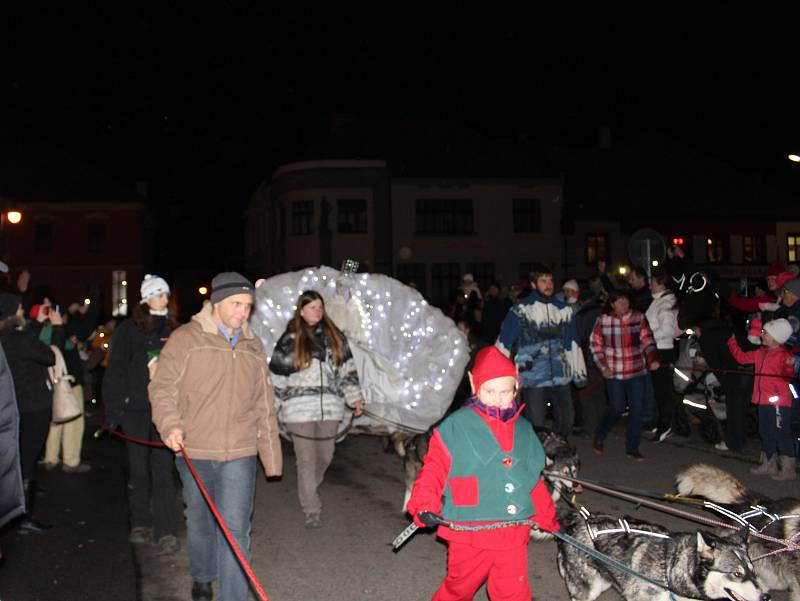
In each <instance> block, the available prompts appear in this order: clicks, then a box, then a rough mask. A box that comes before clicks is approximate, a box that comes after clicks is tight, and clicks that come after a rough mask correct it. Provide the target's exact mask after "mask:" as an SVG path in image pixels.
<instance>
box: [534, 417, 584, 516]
mask: <svg viewBox="0 0 800 601" xmlns="http://www.w3.org/2000/svg"><path fill="white" fill-rule="evenodd" d="M536 434H537V435H538V436H539V441H540V442H541V443H542V447H543V448H544V454H545V457H546V460H545V469H546V470H547V471H548V472H550V475H548V476H546V477H545V479H546V480H547V483H548V484H549V485H550V496H551V497H553V502H554V503H557V502H558V500H559V499H560V498H561V496H562V495H568V494H570V493H571V492H581V491H582V488H581V486H580V485H576V484H574V483H573V482H572V481H571V480H561V479H560V478H558V476H555V475H553V474H561V475H563V476H567V477H569V478H577V477H578V470H579V469H580V467H581V460H580V458H579V457H578V452H577V451H576V450H575V447H574V446H573V445H571V444H569V443H568V442H567V439H566V438H564V437H563V436H559V435H558V434H556V433H555V432H551V431H549V430H537V432H536Z"/></svg>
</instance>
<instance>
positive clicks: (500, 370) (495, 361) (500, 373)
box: [471, 346, 518, 392]
mask: <svg viewBox="0 0 800 601" xmlns="http://www.w3.org/2000/svg"><path fill="white" fill-rule="evenodd" d="M471 373H472V385H473V386H474V387H475V392H478V391H479V390H480V389H481V386H482V385H483V383H484V382H488V381H489V380H494V379H495V378H503V377H506V376H510V377H512V378H514V379H515V380H518V377H517V366H516V365H514V363H513V362H512V361H511V359H509V358H508V357H506V356H505V355H504V354H503V353H501V352H500V350H499V349H498V348H497V347H496V346H487V347H486V348H483V349H481V350H480V351H478V354H477V355H475V365H474V366H473V367H472V372H471Z"/></svg>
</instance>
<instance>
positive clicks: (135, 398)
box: [103, 315, 172, 423]
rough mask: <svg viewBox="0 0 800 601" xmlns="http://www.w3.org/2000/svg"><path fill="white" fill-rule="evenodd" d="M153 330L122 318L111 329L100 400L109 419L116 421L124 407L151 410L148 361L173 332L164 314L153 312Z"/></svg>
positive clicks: (129, 409) (159, 350)
mask: <svg viewBox="0 0 800 601" xmlns="http://www.w3.org/2000/svg"><path fill="white" fill-rule="evenodd" d="M151 318H152V319H153V325H154V327H153V330H152V331H151V332H150V333H148V334H145V333H144V332H143V331H142V330H140V329H139V328H138V327H137V325H136V322H135V321H134V320H133V319H128V320H126V321H123V322H122V323H121V324H120V325H119V326H118V327H117V329H116V330H115V331H114V337H113V339H112V342H111V354H110V356H109V359H108V367H107V368H106V373H105V375H104V376H103V402H104V403H105V406H106V419H107V421H108V422H109V423H119V418H120V416H121V415H122V413H124V412H126V411H140V412H142V411H150V398H149V397H148V395H147V385H148V384H149V383H150V372H149V370H148V367H147V363H148V362H149V361H150V360H151V358H152V357H153V356H158V354H159V353H160V352H161V349H162V348H164V345H165V344H166V342H167V338H169V335H170V334H171V333H172V332H171V330H170V328H169V326H168V325H167V323H166V318H165V317H163V316H159V315H152V316H151Z"/></svg>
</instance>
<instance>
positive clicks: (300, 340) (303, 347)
mask: <svg viewBox="0 0 800 601" xmlns="http://www.w3.org/2000/svg"><path fill="white" fill-rule="evenodd" d="M316 300H318V301H320V302H321V303H322V320H321V321H320V322H319V325H321V326H322V333H323V334H324V335H325V338H327V339H328V342H329V343H330V345H331V350H332V351H333V360H334V362H335V363H336V365H341V364H342V363H344V335H343V334H342V331H341V330H340V329H339V328H337V327H336V324H335V323H333V321H331V319H330V318H329V317H328V314H327V313H326V312H325V299H323V298H322V296H321V295H320V294H319V293H318V292H316V291H314V290H305V291H303V293H302V294H301V295H300V298H299V299H298V300H297V309H296V310H295V312H294V317H293V318H292V321H291V322H289V329H290V331H292V332H294V357H293V362H294V367H295V369H296V370H298V371H300V370H302V369H305V368H306V367H308V366H309V365H311V357H312V353H313V351H314V347H317V348H319V344H318V343H317V341H316V339H315V338H314V328H316V326H314V327H313V328H312V327H311V326H309V325H308V324H307V323H306V320H305V319H303V316H302V315H300V311H302V309H303V307H305V306H306V305H308V304H309V303H313V302H314V301H316ZM320 350H324V349H320Z"/></svg>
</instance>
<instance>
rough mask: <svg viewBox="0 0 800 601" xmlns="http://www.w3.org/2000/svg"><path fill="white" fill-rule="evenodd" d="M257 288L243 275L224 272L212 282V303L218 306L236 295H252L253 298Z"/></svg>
mask: <svg viewBox="0 0 800 601" xmlns="http://www.w3.org/2000/svg"><path fill="white" fill-rule="evenodd" d="M254 290H255V286H253V283H252V282H251V281H250V280H248V279H247V278H246V277H244V276H243V275H242V274H241V273H236V272H235V271H224V272H222V273H218V274H217V275H215V276H214V279H213V280H211V303H212V304H214V305H216V304H217V303H218V302H219V301H221V300H223V299H226V298H228V297H229V296H233V295H234V294H250V295H251V296H252V294H253V291H254Z"/></svg>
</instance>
